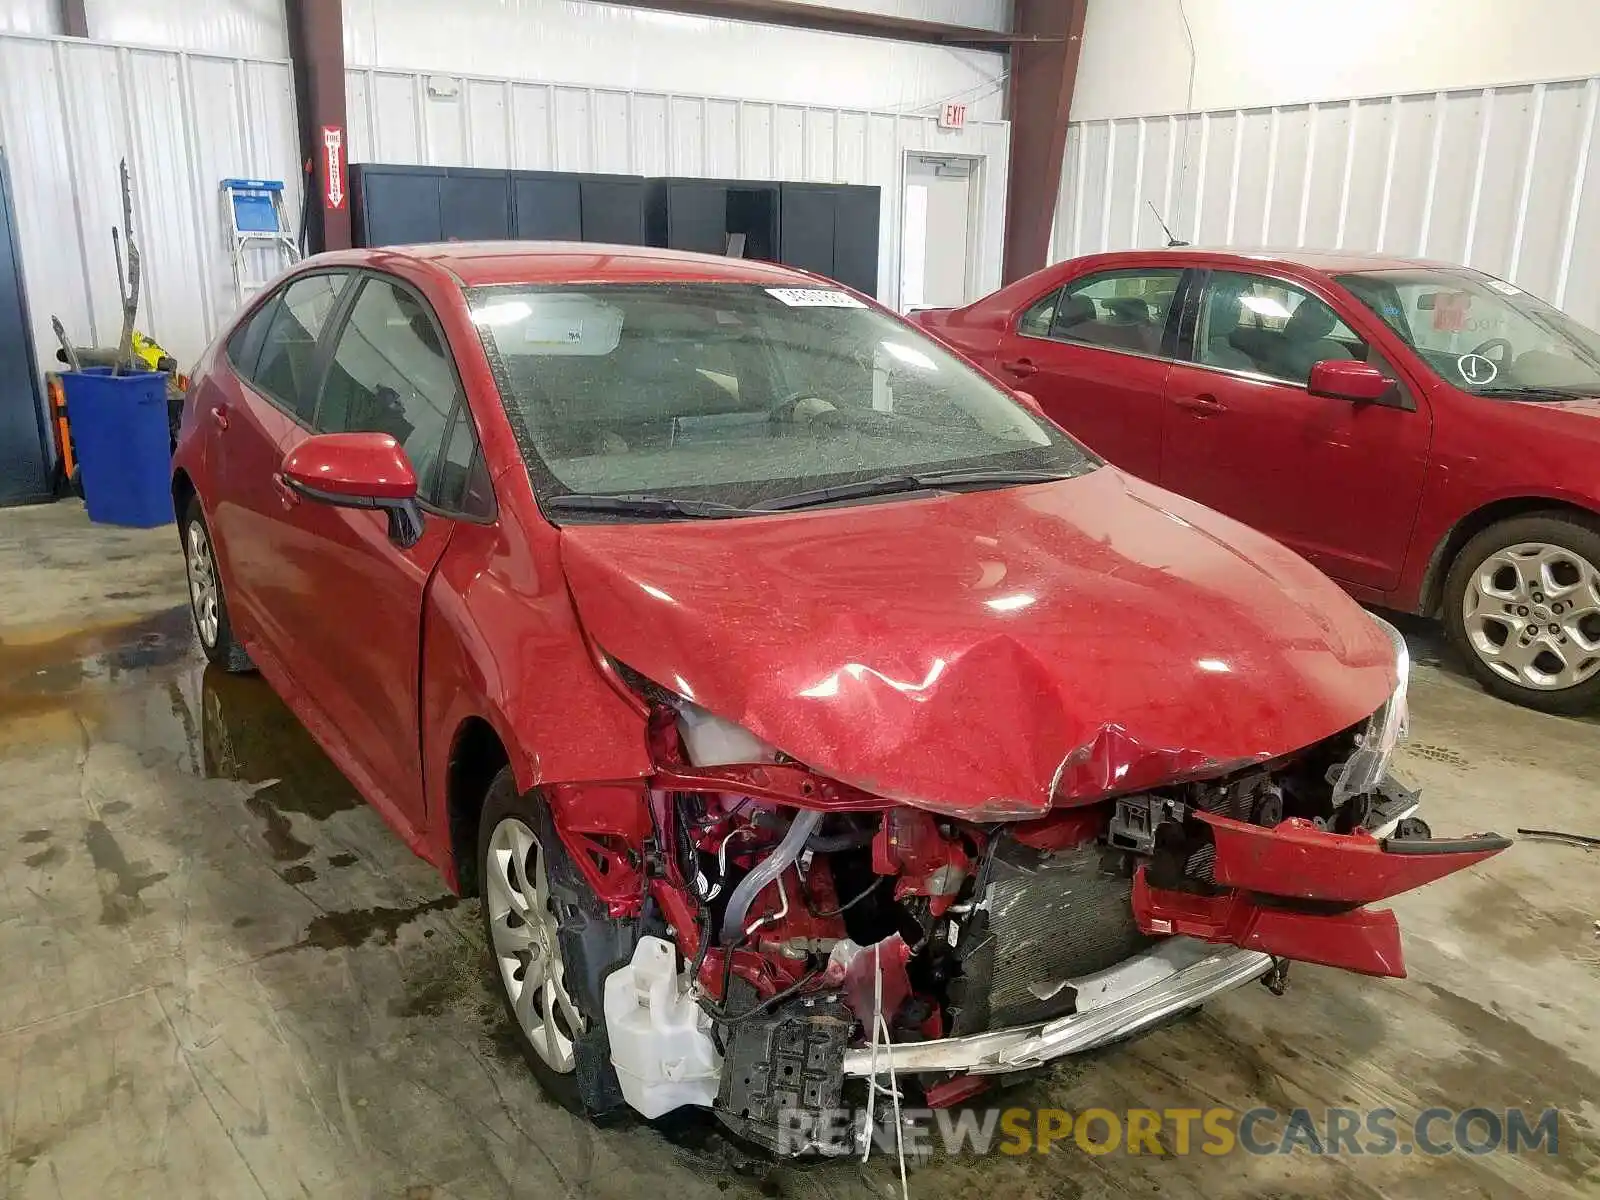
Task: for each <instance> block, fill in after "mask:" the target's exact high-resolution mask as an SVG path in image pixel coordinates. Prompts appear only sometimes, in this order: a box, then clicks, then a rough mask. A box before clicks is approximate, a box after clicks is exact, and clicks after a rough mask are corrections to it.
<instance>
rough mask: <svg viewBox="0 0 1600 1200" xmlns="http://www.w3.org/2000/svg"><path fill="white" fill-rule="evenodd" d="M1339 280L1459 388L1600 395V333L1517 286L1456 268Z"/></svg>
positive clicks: (1409, 270) (1373, 273)
mask: <svg viewBox="0 0 1600 1200" xmlns="http://www.w3.org/2000/svg"><path fill="white" fill-rule="evenodd" d="M1337 280H1338V282H1339V283H1342V284H1343V285H1344V286H1345V287H1346V288H1347V289H1348V290H1349V291H1350V292H1351V293H1352V294H1353V295H1354V296H1355V297H1356V299H1357V300H1359V301H1360V302H1361V303H1362V304H1364V305H1365V306H1366V307H1367V308H1369V309H1371V310H1372V312H1373V313H1374V314H1375V315H1376V316H1377V317H1378V318H1379V319H1380V320H1382V321H1383V322H1384V324H1386V325H1388V326H1389V328H1390V329H1392V330H1393V331H1394V332H1395V334H1397V335H1398V336H1399V337H1400V339H1401V340H1402V341H1404V342H1405V343H1406V344H1407V345H1409V346H1410V347H1411V348H1412V349H1413V350H1415V351H1416V352H1417V356H1418V357H1420V358H1421V359H1422V360H1423V362H1425V363H1426V364H1427V365H1428V366H1429V368H1431V369H1432V370H1433V371H1434V372H1435V373H1437V374H1438V375H1439V376H1440V377H1441V378H1443V379H1444V380H1446V381H1447V382H1449V383H1450V384H1452V385H1453V386H1455V387H1459V388H1464V389H1466V390H1467V391H1471V392H1476V393H1478V394H1479V395H1497V394H1506V395H1514V396H1515V395H1519V394H1524V393H1528V392H1534V393H1537V392H1548V393H1550V394H1552V395H1555V396H1561V395H1567V394H1570V395H1575V396H1593V395H1596V394H1597V393H1600V334H1597V333H1596V332H1595V331H1594V330H1592V329H1588V328H1585V327H1584V326H1583V325H1580V324H1579V323H1578V322H1577V321H1575V320H1573V319H1572V318H1571V317H1569V316H1567V315H1566V314H1565V313H1563V312H1561V311H1559V310H1558V309H1555V308H1553V307H1551V306H1550V305H1549V304H1546V303H1545V302H1544V301H1543V300H1540V299H1538V298H1537V297H1535V296H1531V295H1529V294H1528V293H1527V292H1525V291H1523V290H1522V289H1521V288H1519V287H1517V286H1516V285H1514V284H1510V283H1507V282H1505V281H1504V280H1502V279H1495V278H1493V277H1491V276H1488V275H1482V274H1479V273H1478V272H1476V271H1469V270H1466V269H1463V268H1457V267H1412V268H1406V269H1401V270H1388V269H1386V270H1378V271H1364V272H1360V273H1357V274H1352V275H1340V276H1338V277H1337Z"/></svg>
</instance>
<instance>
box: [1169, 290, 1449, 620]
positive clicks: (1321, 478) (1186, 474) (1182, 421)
mask: <svg viewBox="0 0 1600 1200" xmlns="http://www.w3.org/2000/svg"><path fill="white" fill-rule="evenodd" d="M1330 358H1355V359H1360V360H1362V361H1367V362H1372V363H1373V364H1374V365H1377V366H1380V367H1382V368H1383V369H1384V370H1385V371H1386V372H1387V373H1388V374H1390V375H1395V374H1396V372H1395V371H1394V369H1393V368H1392V367H1391V366H1390V364H1388V363H1387V362H1385V361H1384V360H1383V359H1382V357H1381V356H1380V355H1378V353H1377V351H1376V350H1375V349H1374V348H1373V347H1371V346H1370V345H1369V344H1368V343H1367V342H1365V341H1364V340H1363V339H1362V338H1361V337H1360V336H1359V335H1357V334H1356V333H1355V332H1354V331H1353V330H1352V329H1351V328H1350V326H1349V325H1347V324H1346V323H1345V322H1344V320H1342V319H1341V318H1340V316H1339V315H1338V313H1337V312H1336V311H1335V310H1334V308H1333V307H1332V306H1330V305H1329V304H1328V303H1327V301H1325V300H1324V299H1323V298H1321V297H1318V296H1315V295H1313V294H1312V293H1311V292H1310V291H1309V290H1308V289H1306V288H1305V287H1303V286H1300V285H1298V284H1293V283H1288V282H1285V281H1283V280H1278V279H1274V278H1270V277H1268V276H1265V275H1254V274H1245V273H1237V272H1231V271H1215V272H1212V273H1211V275H1210V278H1209V281H1208V282H1207V283H1206V285H1205V290H1204V292H1203V294H1202V295H1201V296H1200V297H1199V310H1198V320H1197V327H1196V329H1195V335H1194V345H1193V360H1194V361H1192V362H1179V363H1175V364H1174V365H1173V368H1172V373H1171V375H1170V376H1169V377H1168V379H1167V397H1168V402H1167V403H1168V411H1167V414H1166V420H1165V424H1164V425H1163V427H1162V429H1163V432H1162V450H1161V463H1162V471H1161V476H1160V482H1161V484H1162V486H1164V487H1168V488H1170V489H1172V490H1173V491H1175V492H1178V493H1180V494H1182V495H1184V496H1188V497H1189V498H1191V499H1193V500H1198V501H1199V502H1200V503H1202V504H1205V505H1208V506H1209V507H1211V508H1215V509H1217V510H1218V511H1220V512H1223V513H1226V514H1227V515H1228V516H1230V517H1234V518H1236V519H1237V520H1240V521H1243V522H1244V523H1245V524H1247V525H1251V526H1254V527H1255V528H1257V529H1259V530H1261V531H1262V532H1263V533H1267V534H1270V535H1271V536H1273V537H1275V538H1277V539H1278V540H1279V541H1281V542H1283V543H1284V544H1286V545H1288V546H1290V547H1291V548H1293V549H1294V550H1296V551H1298V552H1299V553H1301V554H1303V555H1304V556H1305V557H1306V558H1308V559H1309V560H1310V561H1311V562H1313V563H1315V564H1316V565H1317V566H1318V567H1320V568H1321V569H1322V570H1324V571H1326V572H1327V573H1328V574H1329V575H1332V576H1333V577H1334V578H1336V579H1339V580H1341V581H1342V582H1345V583H1347V584H1352V585H1355V586H1357V587H1365V588H1369V589H1373V590H1377V591H1387V590H1389V589H1391V588H1393V587H1394V586H1395V585H1396V584H1397V583H1398V582H1399V577H1400V570H1401V567H1402V566H1403V564H1404V562H1405V554H1406V547H1407V545H1408V544H1409V542H1410V538H1411V528H1412V524H1413V522H1414V520H1415V518H1416V513H1417V506H1418V503H1419V501H1420V499H1421V496H1422V485H1423V480H1424V476H1425V474H1426V470H1427V456H1428V445H1429V440H1430V431H1429V421H1428V416H1427V412H1426V410H1425V409H1421V410H1419V409H1418V407H1417V405H1418V403H1419V401H1418V400H1417V398H1416V396H1415V394H1414V393H1413V392H1412V391H1411V390H1410V389H1408V388H1406V387H1405V385H1404V384H1403V383H1402V384H1401V397H1402V400H1403V403H1404V407H1401V406H1399V405H1398V404H1378V403H1354V402H1352V401H1349V400H1339V399H1331V398H1328V397H1322V396H1313V395H1311V394H1310V392H1308V391H1307V390H1306V381H1307V378H1308V377H1309V375H1310V371H1311V366H1312V364H1313V363H1316V362H1320V361H1322V360H1324V359H1330ZM1420 403H1423V404H1425V403H1426V401H1425V400H1423V401H1420Z"/></svg>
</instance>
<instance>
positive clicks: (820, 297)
mask: <svg viewBox="0 0 1600 1200" xmlns="http://www.w3.org/2000/svg"><path fill="white" fill-rule="evenodd" d="M767 295H769V296H771V297H773V298H774V299H776V300H779V301H782V302H783V303H784V304H787V305H788V306H789V307H790V308H865V307H866V305H865V304H863V303H861V301H859V300H857V299H856V298H855V297H854V296H852V295H851V294H850V293H849V292H841V291H838V290H837V289H835V288H768V289H767Z"/></svg>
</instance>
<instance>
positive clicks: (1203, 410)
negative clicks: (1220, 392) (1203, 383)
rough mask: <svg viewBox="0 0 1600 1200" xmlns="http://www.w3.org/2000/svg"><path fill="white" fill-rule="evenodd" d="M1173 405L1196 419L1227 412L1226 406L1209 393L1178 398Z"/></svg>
mask: <svg viewBox="0 0 1600 1200" xmlns="http://www.w3.org/2000/svg"><path fill="white" fill-rule="evenodd" d="M1173 403H1174V404H1176V405H1177V406H1178V407H1179V408H1183V409H1187V410H1188V411H1189V412H1192V413H1194V415H1195V416H1197V417H1211V416H1215V415H1216V414H1217V413H1224V412H1227V411H1228V406H1227V405H1226V404H1224V403H1223V402H1222V401H1220V400H1218V399H1217V398H1216V397H1215V396H1213V395H1212V394H1211V393H1210V392H1201V393H1200V394H1199V395H1198V396H1179V397H1177V398H1176V399H1175V400H1173Z"/></svg>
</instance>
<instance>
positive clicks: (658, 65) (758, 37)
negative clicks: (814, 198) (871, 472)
mask: <svg viewBox="0 0 1600 1200" xmlns="http://www.w3.org/2000/svg"><path fill="white" fill-rule="evenodd" d="M0 2H4V0H0ZM233 2H235V3H237V2H238V0H233ZM885 2H892V4H893V8H894V9H895V10H896V11H897V12H899V13H900V14H902V15H906V16H916V17H919V18H922V19H927V20H945V19H951V13H952V10H953V9H955V8H962V9H966V10H967V11H968V12H969V13H970V19H969V20H968V21H967V23H969V24H978V23H980V21H981V22H983V23H986V24H987V23H990V22H998V21H1000V20H1002V19H1004V18H1005V15H1006V14H1005V9H1004V6H1003V5H1001V4H998V3H997V0H879V3H877V4H861V5H858V4H856V3H851V4H848V5H845V4H840V5H837V7H858V6H859V7H866V8H880V9H881V8H882V7H884V3H885ZM344 47H345V64H346V65H347V66H350V67H375V68H378V69H379V70H411V71H440V72H444V73H447V74H449V73H454V74H464V75H477V76H482V77H487V78H492V79H519V80H534V81H538V82H541V83H549V82H555V83H565V84H573V85H577V86H581V87H601V88H614V89H617V90H620V91H638V92H687V93H695V94H702V95H710V96H742V97H745V98H747V99H759V100H770V101H774V102H777V103H783V104H812V105H822V106H827V107H839V108H853V109H877V110H887V109H893V110H895V111H908V110H911V109H913V108H925V107H927V106H929V105H935V104H936V102H938V101H940V100H943V99H945V98H948V97H955V98H964V99H966V100H967V101H968V104H969V109H970V116H971V118H972V119H973V120H980V119H998V118H999V117H1000V115H1001V108H1000V105H1001V96H1000V81H1001V80H1002V79H1003V78H1004V76H1005V70H1006V58H1005V55H1004V54H1000V53H997V52H995V51H990V50H969V49H956V48H954V47H950V46H933V45H922V44H918V43H914V42H897V41H892V40H888V39H883V38H868V37H852V36H847V35H843V34H835V33H820V32H817V31H816V30H809V29H795V28H790V27H786V26H778V25H763V24H760V23H758V22H754V21H735V20H727V19H721V18H713V17H702V16H695V15H692V14H685V13H669V12H657V11H653V10H649V9H639V8H628V7H623V6H620V5H615V4H605V3H600V2H598V0H452V3H451V4H450V5H449V6H448V16H446V15H445V14H444V10H443V9H442V8H441V6H440V5H439V4H437V3H436V0H344ZM935 111H936V110H935Z"/></svg>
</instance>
